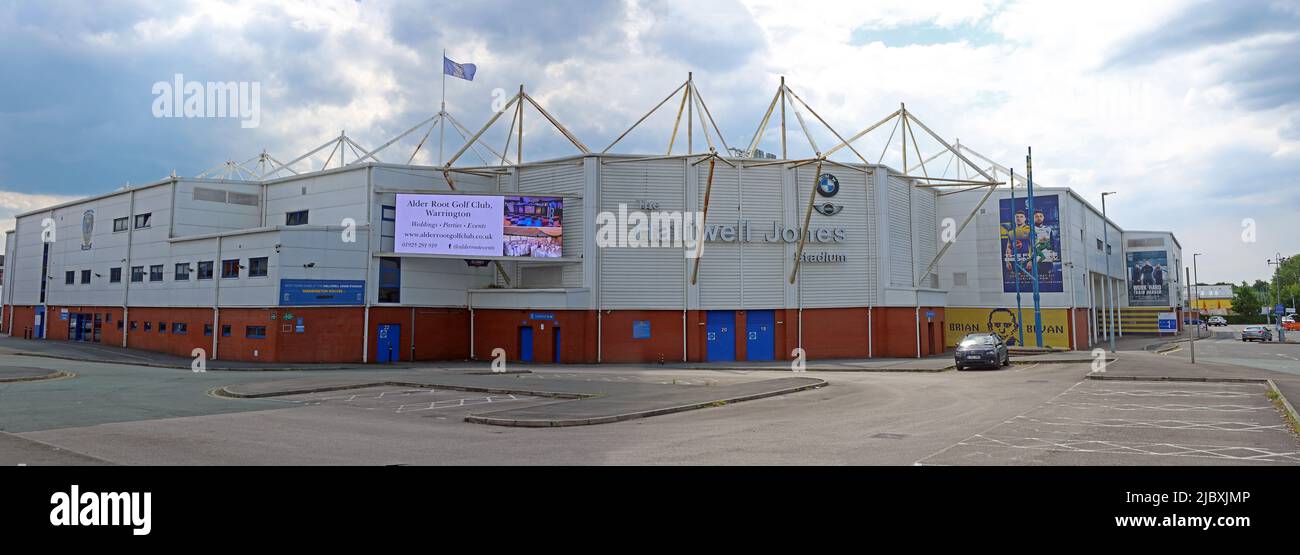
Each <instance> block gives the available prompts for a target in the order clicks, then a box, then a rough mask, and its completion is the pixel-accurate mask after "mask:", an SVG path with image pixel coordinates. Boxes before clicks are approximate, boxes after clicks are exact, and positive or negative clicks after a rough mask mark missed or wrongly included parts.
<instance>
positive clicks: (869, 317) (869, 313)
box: [867, 306, 876, 358]
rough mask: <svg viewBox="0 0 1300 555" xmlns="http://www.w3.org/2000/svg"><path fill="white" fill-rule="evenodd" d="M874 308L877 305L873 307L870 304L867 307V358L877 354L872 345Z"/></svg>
mask: <svg viewBox="0 0 1300 555" xmlns="http://www.w3.org/2000/svg"><path fill="white" fill-rule="evenodd" d="M873 308H875V307H871V306H868V307H867V358H875V356H876V355H875V352H874V351H873V350H872V346H871V343H872V336H871V324H872V319H873V318H872V309H873Z"/></svg>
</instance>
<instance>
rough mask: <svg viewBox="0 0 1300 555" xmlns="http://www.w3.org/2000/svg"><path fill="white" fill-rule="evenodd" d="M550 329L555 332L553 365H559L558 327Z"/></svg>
mask: <svg viewBox="0 0 1300 555" xmlns="http://www.w3.org/2000/svg"><path fill="white" fill-rule="evenodd" d="M551 329H552V330H554V331H555V350H554V352H555V363H556V364H559V363H560V327H559V326H556V327H554V328H551Z"/></svg>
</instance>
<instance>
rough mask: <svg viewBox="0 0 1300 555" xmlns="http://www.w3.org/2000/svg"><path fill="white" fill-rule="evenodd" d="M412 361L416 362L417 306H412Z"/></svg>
mask: <svg viewBox="0 0 1300 555" xmlns="http://www.w3.org/2000/svg"><path fill="white" fill-rule="evenodd" d="M408 335H410V336H411V362H415V307H411V332H410V333H409V334H408Z"/></svg>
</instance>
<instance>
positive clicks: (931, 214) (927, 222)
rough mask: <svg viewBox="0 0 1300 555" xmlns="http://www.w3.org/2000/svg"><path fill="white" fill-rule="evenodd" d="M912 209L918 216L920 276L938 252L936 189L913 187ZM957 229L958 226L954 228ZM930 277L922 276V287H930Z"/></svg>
mask: <svg viewBox="0 0 1300 555" xmlns="http://www.w3.org/2000/svg"><path fill="white" fill-rule="evenodd" d="M912 206H913V208H914V210H913V211H912V214H913V217H914V218H916V273H915V275H917V276H920V275H921V273H922V272H924V271H925V268H926V266H929V265H930V261H931V260H934V255H935V253H937V252H938V247H937V245H938V242H939V235H938V225H939V223H938V220H937V218H936V214H935V191H934V189H925V188H913V189H912ZM953 230H954V231H956V227H954V228H953ZM930 284H931V282H930V280H929V278H928V277H925V276H922V279H921V284H920V286H921V287H922V288H927V287H930Z"/></svg>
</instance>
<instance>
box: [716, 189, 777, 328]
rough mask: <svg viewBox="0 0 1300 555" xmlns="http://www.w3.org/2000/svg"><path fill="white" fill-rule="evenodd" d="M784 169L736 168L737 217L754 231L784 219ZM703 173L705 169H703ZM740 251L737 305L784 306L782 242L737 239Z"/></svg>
mask: <svg viewBox="0 0 1300 555" xmlns="http://www.w3.org/2000/svg"><path fill="white" fill-rule="evenodd" d="M701 166H703V164H701ZM785 171H786V170H784V169H782V168H781V167H780V166H759V167H751V168H744V169H742V170H741V171H740V178H741V183H740V195H741V217H742V218H743V219H745V220H747V221H748V222H749V225H750V226H752V227H753V228H754V233H756V234H757V233H760V232H762V231H763V230H765V229H771V226H772V224H773V223H776V225H778V226H780V225H785V223H786V222H785V212H786V204H788V199H787V198H786V191H785V184H784V179H783V175H782V174H783V173H785ZM703 173H707V169H705V170H704V172H703ZM706 177H707V176H706ZM701 190H703V189H702V188H701ZM740 254H741V267H740V272H741V275H742V276H743V277H744V286H743V294H744V298H743V299H741V305H740V306H741V308H745V309H753V310H758V309H765V308H781V307H784V306H785V284H786V277H787V276H788V274H787V272H789V271H790V266H789V265H788V264H787V262H786V261H787V260H789V258H788V257H787V255H786V248H785V246H784V244H783V243H770V244H769V243H762V242H749V243H741V244H740Z"/></svg>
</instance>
